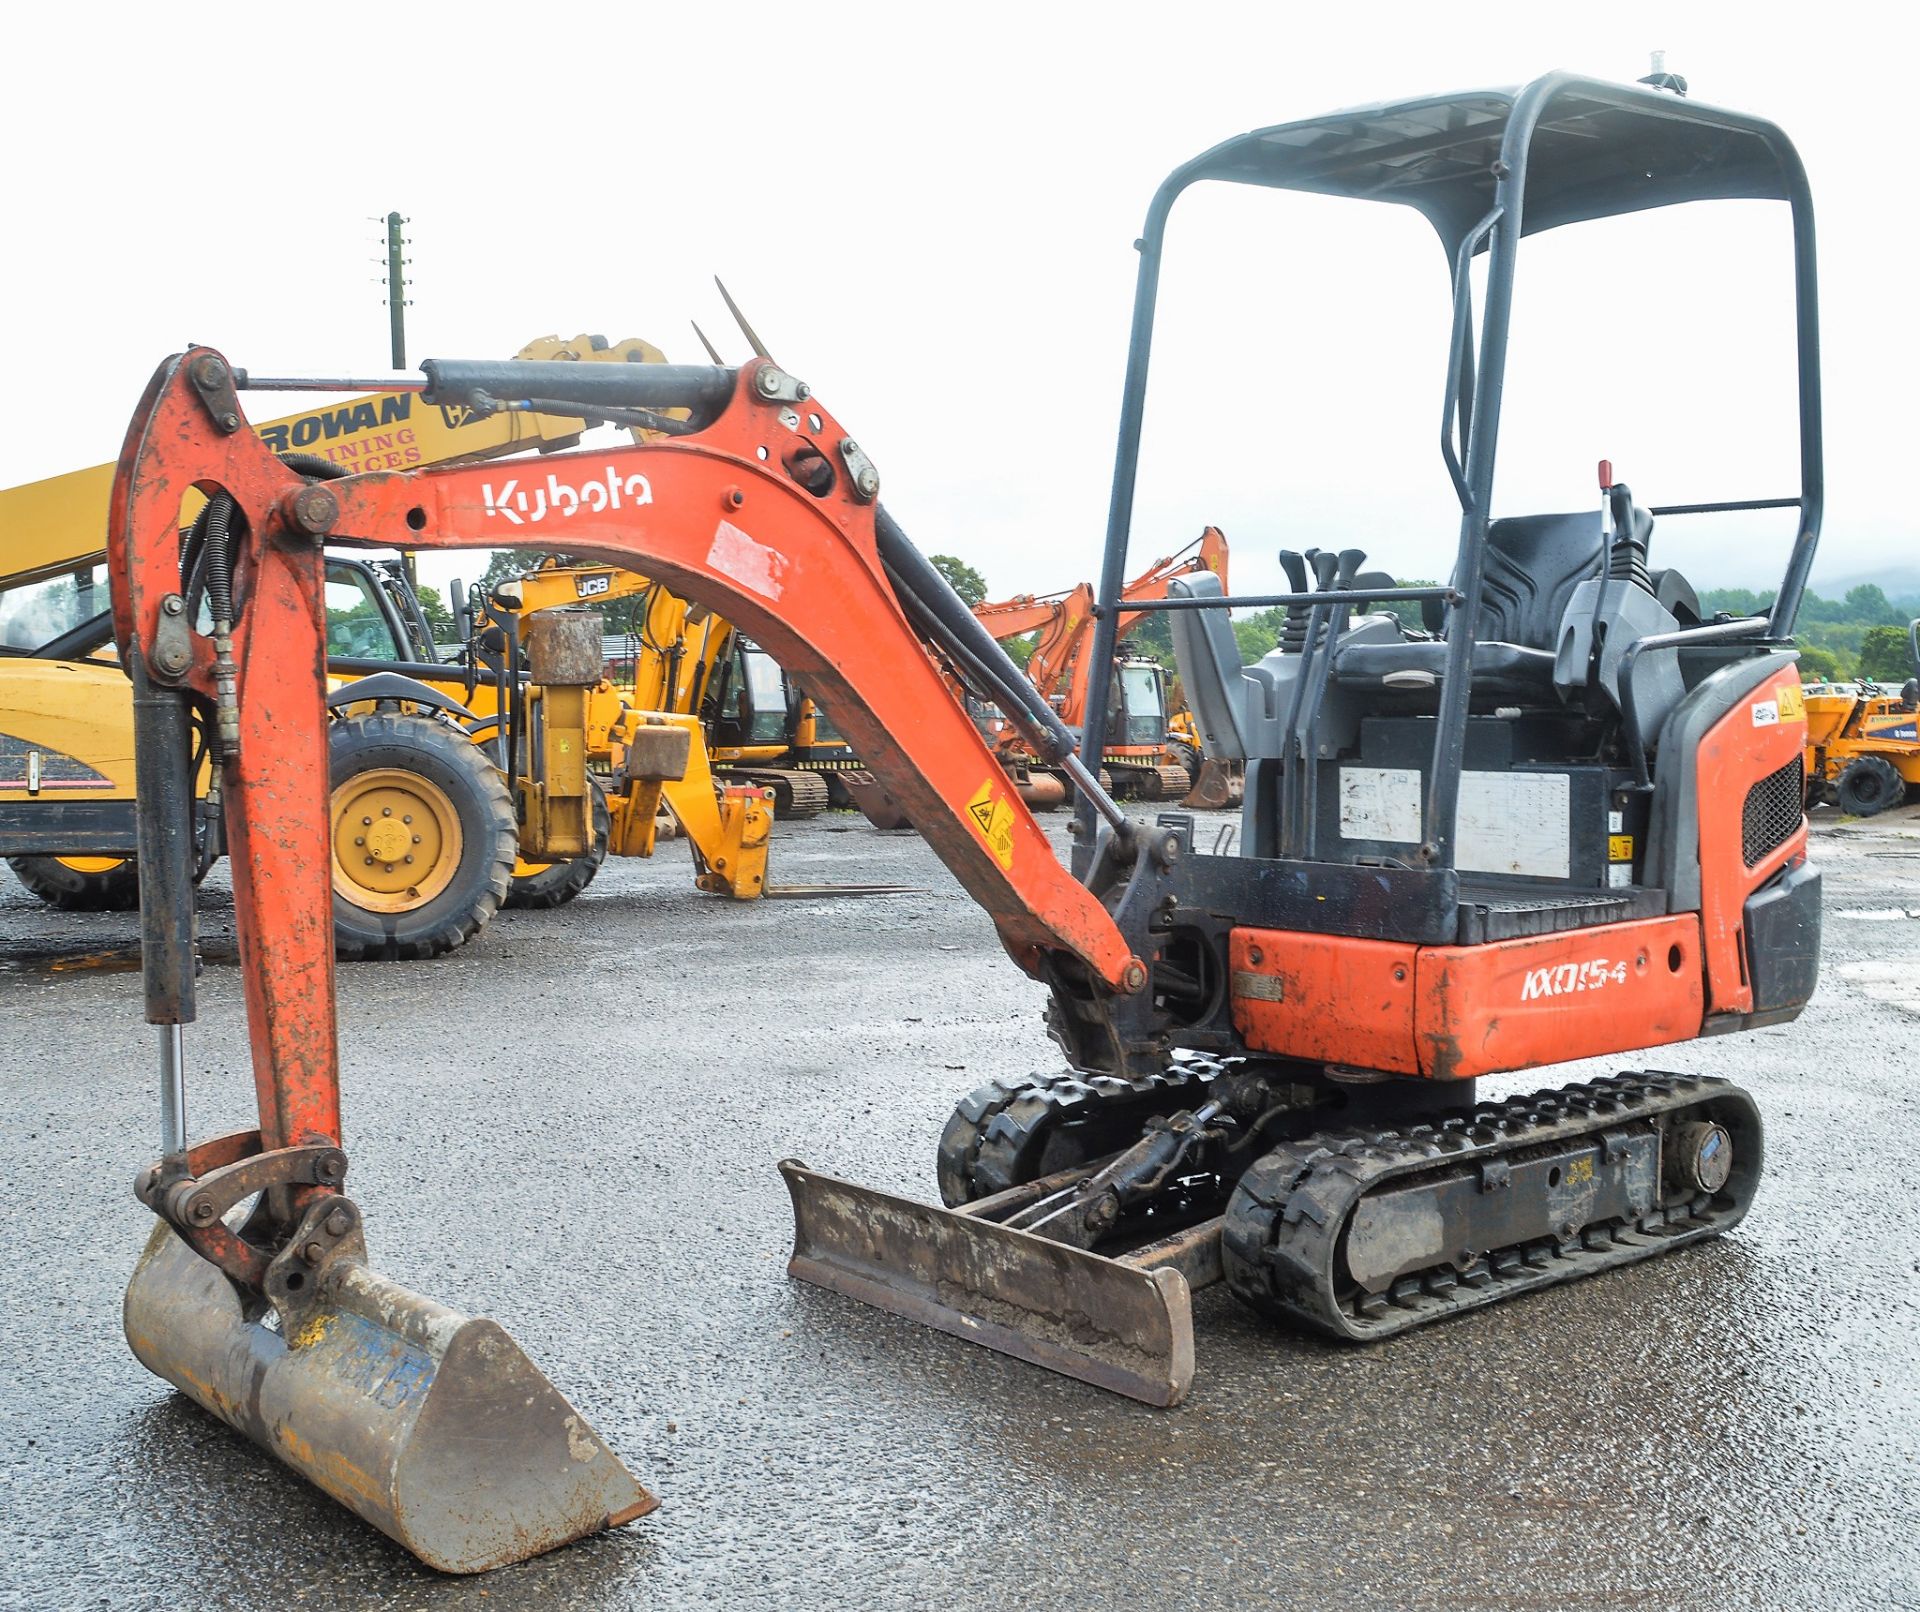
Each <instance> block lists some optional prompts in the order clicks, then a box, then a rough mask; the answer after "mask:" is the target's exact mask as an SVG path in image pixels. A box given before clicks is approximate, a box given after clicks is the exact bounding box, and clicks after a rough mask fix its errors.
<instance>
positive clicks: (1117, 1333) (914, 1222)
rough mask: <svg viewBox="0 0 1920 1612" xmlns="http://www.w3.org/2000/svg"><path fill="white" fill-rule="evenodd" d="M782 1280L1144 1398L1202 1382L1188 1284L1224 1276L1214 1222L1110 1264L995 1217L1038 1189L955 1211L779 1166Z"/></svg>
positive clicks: (1162, 1399) (1170, 1400) (1171, 1395)
mask: <svg viewBox="0 0 1920 1612" xmlns="http://www.w3.org/2000/svg"><path fill="white" fill-rule="evenodd" d="M780 1173H781V1174H782V1175H783V1176H784V1177H786V1182H787V1190H788V1192H789V1193H791V1194H792V1197H793V1218H794V1252H793V1258H792V1259H791V1260H790V1261H789V1262H788V1264H787V1274H788V1275H789V1276H792V1277H795V1278H797V1279H798V1280H800V1281H803V1282H811V1283H813V1284H814V1285H815V1286H817V1287H824V1288H829V1289H831V1290H832V1291H833V1292H835V1293H842V1294H845V1295H846V1296H847V1297H849V1298H855V1299H859V1300H861V1301H863V1302H864V1303H867V1304H873V1305H877V1306H878V1307H879V1308H880V1309H883V1310H887V1311H890V1312H891V1313H893V1314H894V1315H900V1316H905V1317H906V1318H907V1319H909V1320H912V1321H920V1322H923V1323H924V1324H926V1325H927V1326H930V1327H936V1328H938V1329H939V1330H940V1331H942V1332H946V1333H950V1334H952V1335H953V1336H954V1337H956V1338H965V1339H967V1340H968V1341H970V1342H973V1343H978V1344H982V1345H984V1346H985V1347H987V1348H989V1349H997V1350H998V1351H1000V1353H1002V1354H1008V1355H1012V1356H1014V1357H1015V1358H1016V1359H1019V1360H1026V1361H1030V1362H1031V1363H1032V1364H1034V1365H1037V1366H1046V1367H1048V1368H1049V1369H1050V1370H1053V1371H1058V1372H1062V1373H1064V1374H1065V1375H1066V1376H1069V1377H1077V1378H1079V1379H1080V1380H1081V1381H1082V1382H1088V1383H1093V1384H1094V1385H1095V1386H1097V1387H1100V1388H1106V1389H1110V1390H1112V1391H1113V1392H1114V1393H1117V1394H1125V1395H1126V1396H1127V1397H1128V1398H1129V1399H1138V1400H1143V1401H1144V1402H1145V1403H1147V1404H1149V1405H1177V1404H1179V1403H1180V1401H1181V1400H1182V1399H1184V1398H1185V1397H1186V1394H1187V1390H1188V1388H1189V1387H1191V1386H1192V1383H1193V1311H1192V1290H1193V1289H1194V1288H1195V1287H1200V1286H1205V1285H1206V1284H1207V1283H1209V1282H1212V1281H1217V1280H1218V1279H1219V1271H1220V1255H1219V1224H1220V1223H1219V1221H1218V1220H1217V1219H1216V1220H1210V1221H1207V1222H1204V1223H1203V1224H1201V1225H1199V1226H1196V1227H1193V1228H1191V1229H1189V1230H1187V1231H1184V1232H1181V1233H1178V1234H1176V1235H1174V1236H1172V1237H1168V1238H1165V1239H1163V1240H1161V1241H1160V1242H1156V1243H1152V1244H1149V1245H1148V1246H1146V1247H1144V1248H1140V1249H1136V1250H1134V1251H1133V1252H1131V1253H1129V1254H1126V1255H1124V1256H1122V1257H1120V1258H1117V1259H1116V1258H1110V1257H1108V1256H1106V1255H1103V1254H1099V1253H1094V1252H1091V1251H1089V1250H1087V1249H1084V1248H1075V1247H1070V1246H1068V1245H1066V1244H1064V1243H1058V1242H1053V1241H1051V1240H1049V1239H1048V1238H1045V1237H1041V1236H1038V1235H1036V1234H1035V1233H1033V1232H1029V1231H1021V1230H1019V1229H1017V1228H1015V1227H1012V1226H1004V1225H1000V1224H998V1223H997V1222H996V1221H995V1219H993V1218H992V1217H993V1216H995V1215H996V1214H999V1213H1003V1212H1007V1211H1009V1210H1011V1209H1013V1208H1016V1207H1018V1206H1019V1205H1020V1204H1022V1203H1025V1202H1028V1201H1031V1199H1032V1197H1033V1195H1034V1192H1035V1190H1036V1189H1037V1188H1040V1187H1049V1186H1054V1185H1058V1184H1059V1180H1060V1179H1061V1178H1049V1179H1048V1180H1047V1181H1046V1182H1041V1183H1035V1184H1034V1186H1032V1187H1016V1188H1014V1189H1013V1190H1012V1191H1011V1192H1006V1193H1001V1194H998V1195H997V1196H995V1197H992V1198H984V1199H981V1200H980V1201H979V1202H977V1203H972V1204H968V1205H966V1206H965V1207H964V1208H960V1209H942V1208H939V1207H937V1206H935V1205H932V1204H924V1203H916V1202H914V1201H913V1200H912V1199H910V1198H899V1197H895V1196H894V1195H893V1194H891V1193H887V1192H879V1191H876V1190H874V1189H873V1188H871V1187H861V1186H855V1185H854V1184H853V1183H852V1182H850V1181H841V1180H838V1179H836V1178H835V1177H833V1176H828V1175H820V1174H818V1173H817V1172H815V1171H813V1170H809V1169H808V1168H807V1167H806V1166H805V1165H804V1164H801V1163H800V1162H798V1161H797V1160H794V1159H787V1160H784V1161H783V1162H782V1163H781V1165H780Z"/></svg>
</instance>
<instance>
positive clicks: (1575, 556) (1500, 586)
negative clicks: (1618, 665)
mask: <svg viewBox="0 0 1920 1612" xmlns="http://www.w3.org/2000/svg"><path fill="white" fill-rule="evenodd" d="M1604 541H1605V537H1604V533H1603V531H1602V528H1601V524H1600V515H1599V512H1598V511H1597V510H1582V511H1579V512H1578V513H1575V514H1568V515H1514V516H1509V517H1507V518H1506V519H1504V520H1497V521H1494V522H1493V523H1492V524H1491V525H1490V526H1489V527H1488V528H1487V549H1486V563H1485V568H1484V571H1483V573H1482V577H1481V585H1480V619H1479V622H1478V624H1477V627H1478V630H1477V631H1476V632H1475V634H1474V639H1475V643H1474V651H1473V692H1474V694H1475V695H1476V696H1478V697H1481V698H1485V699H1494V700H1499V701H1502V702H1506V703H1519V704H1542V703H1554V689H1553V669H1554V657H1555V653H1556V651H1557V650H1558V649H1559V647H1560V644H1559V639H1560V625H1561V622H1562V620H1563V618H1564V617H1565V615H1566V610H1567V605H1568V603H1569V602H1570V601H1571V600H1572V598H1573V594H1574V590H1575V589H1576V588H1578V587H1579V585H1580V583H1581V582H1582V581H1583V580H1585V579H1586V578H1588V577H1591V576H1593V575H1595V574H1596V573H1597V572H1598V571H1599V570H1600V568H1601V549H1602V545H1603V543H1604ZM1423 614H1424V615H1425V617H1426V620H1427V625H1428V628H1429V630H1430V631H1432V632H1433V633H1434V634H1435V635H1436V636H1435V637H1433V638H1431V639H1412V640H1405V641H1401V642H1393V643H1361V642H1354V643H1349V644H1343V645H1342V646H1341V648H1340V650H1339V651H1338V652H1337V653H1336V655H1335V656H1334V662H1333V676H1334V681H1335V682H1336V683H1338V684H1339V686H1340V687H1342V688H1346V689H1353V690H1356V691H1372V692H1376V693H1380V694H1382V695H1386V696H1389V697H1393V698H1394V699H1395V701H1396V703H1398V704H1401V705H1402V706H1403V707H1409V708H1417V709H1424V708H1427V707H1430V706H1432V705H1434V704H1435V703H1437V700H1438V690H1439V686H1440V681H1441V679H1442V678H1443V677H1444V676H1445V675H1446V666H1447V646H1446V643H1445V641H1444V640H1443V639H1441V638H1440V637H1439V636H1438V634H1439V633H1440V631H1441V630H1442V628H1443V626H1444V620H1443V618H1442V617H1441V614H1440V611H1439V609H1438V606H1437V601H1436V602H1434V604H1433V605H1432V606H1431V607H1429V608H1428V609H1426V610H1425V611H1423Z"/></svg>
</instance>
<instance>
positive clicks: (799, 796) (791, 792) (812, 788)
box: [721, 767, 833, 823]
mask: <svg viewBox="0 0 1920 1612" xmlns="http://www.w3.org/2000/svg"><path fill="white" fill-rule="evenodd" d="M721 781H722V782H723V783H729V784H757V785H759V786H760V787H761V788H763V789H776V788H777V786H779V785H782V784H784V785H785V786H786V790H787V799H788V802H789V804H787V805H785V806H782V805H780V804H779V802H778V801H777V800H776V801H775V803H774V807H775V809H774V814H773V815H774V817H775V818H776V819H777V820H778V821H780V822H783V823H790V822H795V821H797V820H799V819H801V818H806V817H818V816H819V815H820V814H821V813H822V812H824V811H825V810H826V809H827V807H828V806H830V805H831V804H832V803H833V797H832V796H831V795H829V794H828V793H827V780H826V779H825V778H824V777H822V776H821V775H820V774H819V773H817V772H790V771H788V770H787V769H786V768H783V767H731V768H729V769H728V770H727V774H726V776H725V777H724V778H723V779H722V780H721Z"/></svg>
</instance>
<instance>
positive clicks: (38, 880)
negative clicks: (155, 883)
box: [7, 856, 140, 912]
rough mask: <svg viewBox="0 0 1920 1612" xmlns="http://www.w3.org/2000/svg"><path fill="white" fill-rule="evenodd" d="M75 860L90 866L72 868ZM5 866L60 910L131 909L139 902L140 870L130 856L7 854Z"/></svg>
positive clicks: (101, 910) (122, 910) (49, 903)
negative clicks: (64, 856)
mask: <svg viewBox="0 0 1920 1612" xmlns="http://www.w3.org/2000/svg"><path fill="white" fill-rule="evenodd" d="M75 862H80V863H85V864H90V865H88V866H83V867H75V866H73V864H74V863H75ZM102 863H106V864H107V865H106V866H104V867H103V866H100V864H102ZM7 866H8V867H10V868H12V869H13V873H14V877H15V878H17V879H18V880H19V881H20V882H21V883H22V884H24V885H25V886H26V887H27V888H28V889H29V890H31V891H32V892H33V893H34V894H35V895H37V896H38V897H39V898H40V899H41V900H42V901H44V902H46V904H47V905H48V906H50V907H57V908H58V909H59V910H60V911H61V912H132V911H133V910H134V909H135V908H136V907H138V906H139V905H140V870H139V868H138V866H137V865H136V864H135V862H134V860H133V858H132V857H130V856H129V857H124V858H121V859H119V860H114V859H112V858H109V857H100V856H89V857H70V858H67V859H65V860H62V859H61V858H60V857H57V856H10V857H8V858H7Z"/></svg>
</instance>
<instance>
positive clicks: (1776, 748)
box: [1695, 662, 1807, 1013]
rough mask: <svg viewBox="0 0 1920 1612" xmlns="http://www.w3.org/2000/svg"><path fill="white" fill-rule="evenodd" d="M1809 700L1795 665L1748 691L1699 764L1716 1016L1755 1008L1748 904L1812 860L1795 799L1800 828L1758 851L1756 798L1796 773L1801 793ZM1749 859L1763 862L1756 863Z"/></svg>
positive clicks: (1715, 731)
mask: <svg viewBox="0 0 1920 1612" xmlns="http://www.w3.org/2000/svg"><path fill="white" fill-rule="evenodd" d="M1805 704H1806V702H1805V699H1804V697H1803V696H1802V694H1801V692H1800V674H1799V672H1798V670H1797V669H1796V668H1795V667H1794V666H1793V664H1792V663H1791V662H1789V663H1788V664H1787V665H1786V666H1785V667H1784V668H1783V669H1782V670H1781V671H1779V672H1777V673H1776V674H1775V675H1774V676H1773V677H1771V678H1769V679H1768V680H1767V681H1766V682H1764V683H1761V684H1760V685H1759V686H1757V687H1756V688H1753V689H1751V690H1749V691H1748V693H1747V694H1746V696H1745V697H1744V698H1742V699H1741V700H1740V701H1739V703H1738V704H1736V705H1735V706H1734V707H1733V709H1732V710H1730V711H1728V712H1727V714H1726V715H1725V716H1723V717H1721V718H1720V720H1719V721H1718V722H1716V723H1715V724H1714V725H1713V726H1712V727H1711V728H1709V729H1708V730H1707V735H1706V737H1705V738H1704V739H1703V740H1702V741H1701V743H1700V748H1699V751H1698V759H1697V765H1696V769H1695V771H1696V777H1697V784H1696V794H1695V809H1696V810H1697V811H1698V813H1699V825H1700V920H1701V928H1702V932H1703V936H1704V940H1705V945H1706V955H1707V996H1708V1000H1709V1001H1710V1002H1711V1004H1712V1007H1713V1011H1714V1012H1715V1013H1747V1012H1751V1011H1752V1009H1753V984H1752V981H1751V980H1749V979H1748V978H1747V970H1746V937H1745V935H1744V933H1743V924H1744V914H1745V910H1746V904H1747V898H1748V897H1749V896H1751V895H1752V894H1753V893H1754V891H1755V890H1757V889H1759V888H1760V886H1761V885H1763V884H1765V883H1766V882H1767V881H1768V880H1769V879H1771V878H1772V877H1773V876H1774V875H1775V874H1776V873H1778V872H1779V871H1780V870H1781V869H1782V868H1784V867H1786V866H1788V865H1789V864H1790V863H1794V862H1800V861H1803V860H1805V858H1806V854H1807V822H1806V818H1805V817H1804V816H1802V815H1801V814H1800V805H1799V798H1798V795H1797V794H1796V795H1795V796H1794V799H1793V804H1792V807H1791V813H1790V818H1791V820H1793V821H1794V826H1792V827H1791V828H1790V829H1785V830H1784V831H1783V832H1775V833H1770V834H1768V835H1766V836H1765V838H1764V839H1763V840H1762V842H1761V843H1762V844H1763V845H1765V847H1766V848H1765V849H1763V850H1759V851H1758V852H1754V851H1753V846H1752V841H1751V837H1750V833H1749V819H1750V818H1751V817H1752V816H1753V815H1754V813H1753V807H1752V804H1751V803H1750V797H1752V796H1757V792H1760V791H1765V790H1766V789H1767V787H1768V786H1767V783H1766V780H1767V779H1768V778H1769V777H1770V776H1771V775H1773V774H1775V773H1779V772H1781V771H1782V770H1783V769H1788V768H1791V769H1792V777H1793V780H1794V784H1795V786H1796V789H1797V787H1798V784H1799V779H1800V768H1801V765H1802V762H1801V758H1802V756H1803V755H1804V753H1805V751H1806V743H1807V720H1806V712H1805ZM1749 854H1757V857H1758V860H1756V861H1753V862H1749V861H1748V860H1747V857H1748V855H1749Z"/></svg>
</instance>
